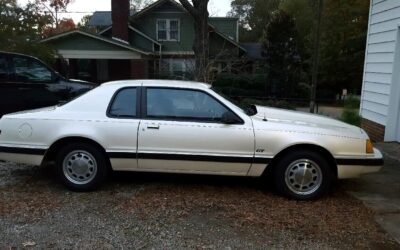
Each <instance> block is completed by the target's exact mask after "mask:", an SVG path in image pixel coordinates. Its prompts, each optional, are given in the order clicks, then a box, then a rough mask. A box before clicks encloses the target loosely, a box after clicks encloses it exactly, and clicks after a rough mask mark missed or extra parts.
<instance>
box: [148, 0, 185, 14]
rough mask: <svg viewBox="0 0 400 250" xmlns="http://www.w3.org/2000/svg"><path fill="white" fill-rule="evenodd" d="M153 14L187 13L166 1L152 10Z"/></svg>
mask: <svg viewBox="0 0 400 250" xmlns="http://www.w3.org/2000/svg"><path fill="white" fill-rule="evenodd" d="M152 12H179V13H182V12H185V10H183V9H182V8H180V7H178V6H177V5H176V4H173V3H171V2H170V1H166V2H164V3H162V4H160V5H158V6H156V7H154V8H153V9H152Z"/></svg>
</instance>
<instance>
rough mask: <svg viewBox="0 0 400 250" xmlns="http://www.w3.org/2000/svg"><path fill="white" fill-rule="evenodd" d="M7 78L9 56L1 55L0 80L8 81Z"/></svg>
mask: <svg viewBox="0 0 400 250" xmlns="http://www.w3.org/2000/svg"><path fill="white" fill-rule="evenodd" d="M7 80H8V64H7V58H6V57H5V56H4V55H0V82H6V81H7Z"/></svg>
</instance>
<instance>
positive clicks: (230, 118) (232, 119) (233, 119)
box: [221, 111, 241, 124]
mask: <svg viewBox="0 0 400 250" xmlns="http://www.w3.org/2000/svg"><path fill="white" fill-rule="evenodd" d="M221 121H222V122H223V123H224V124H239V123H241V120H240V119H239V118H238V117H237V116H236V115H235V114H234V113H232V112H230V111H227V112H225V113H224V114H223V115H222V117H221Z"/></svg>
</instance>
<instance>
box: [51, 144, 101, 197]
mask: <svg viewBox="0 0 400 250" xmlns="http://www.w3.org/2000/svg"><path fill="white" fill-rule="evenodd" d="M107 172H108V171H107V162H106V159H105V156H104V154H103V152H102V151H101V150H99V149H98V148H97V147H95V146H93V145H91V144H86V143H76V144H69V145H66V146H64V147H63V148H62V149H61V150H60V152H59V153H58V154H57V157H56V173H57V176H58V177H59V179H60V180H61V182H62V183H63V184H64V185H65V186H66V187H68V188H69V189H71V190H73V191H89V190H93V189H95V188H97V187H98V186H99V185H100V184H101V183H102V182H103V181H104V180H105V178H106V176H107Z"/></svg>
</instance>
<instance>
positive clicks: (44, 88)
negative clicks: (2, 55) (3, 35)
mask: <svg viewBox="0 0 400 250" xmlns="http://www.w3.org/2000/svg"><path fill="white" fill-rule="evenodd" d="M11 65H12V69H13V77H12V81H13V82H14V84H15V85H16V86H18V92H19V96H20V97H21V98H22V102H23V104H22V105H23V107H22V109H34V108H41V107H46V106H52V105H56V104H58V103H59V102H61V101H64V100H65V99H66V93H67V91H66V90H67V86H66V85H64V84H60V83H58V82H57V81H55V79H54V76H55V75H54V73H53V71H51V70H50V69H49V68H47V67H46V66H45V65H43V64H42V63H41V62H40V61H38V60H37V59H35V58H31V57H25V56H17V55H14V56H12V58H11Z"/></svg>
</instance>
